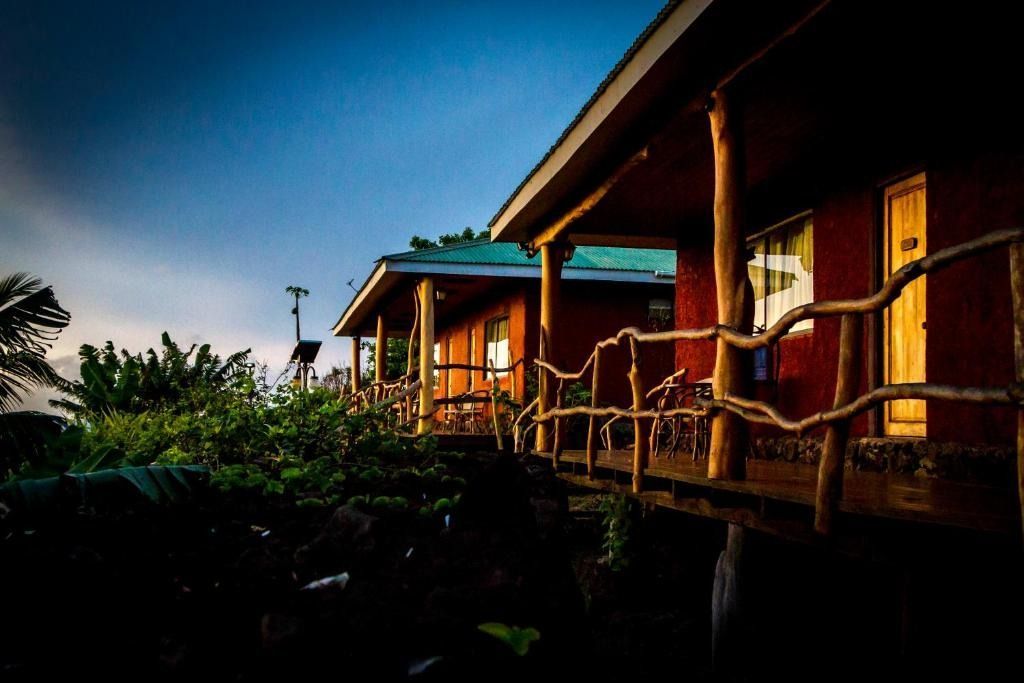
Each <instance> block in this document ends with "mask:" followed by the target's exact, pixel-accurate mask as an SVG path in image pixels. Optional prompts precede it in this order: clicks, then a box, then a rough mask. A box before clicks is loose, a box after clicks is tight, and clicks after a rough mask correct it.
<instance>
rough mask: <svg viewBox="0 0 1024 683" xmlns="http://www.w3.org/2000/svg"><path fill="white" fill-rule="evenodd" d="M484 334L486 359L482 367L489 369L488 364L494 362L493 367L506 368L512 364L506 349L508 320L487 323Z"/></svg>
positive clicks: (501, 374)
mask: <svg viewBox="0 0 1024 683" xmlns="http://www.w3.org/2000/svg"><path fill="white" fill-rule="evenodd" d="M486 333H487V357H486V358H485V359H484V365H485V366H487V367H488V368H489V367H490V362H491V361H494V367H496V368H507V367H508V366H510V365H511V364H512V363H511V360H510V358H509V348H508V318H500V319H498V320H492V321H490V322H488V323H487V330H486ZM507 374H508V373H507V372H499V373H498V376H499V377H501V376H504V375H507Z"/></svg>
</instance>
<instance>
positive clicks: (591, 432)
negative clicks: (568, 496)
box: [587, 346, 601, 480]
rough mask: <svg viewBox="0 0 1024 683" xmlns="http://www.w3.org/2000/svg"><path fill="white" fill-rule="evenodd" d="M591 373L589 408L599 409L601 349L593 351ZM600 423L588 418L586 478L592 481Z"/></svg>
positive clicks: (592, 416)
mask: <svg viewBox="0 0 1024 683" xmlns="http://www.w3.org/2000/svg"><path fill="white" fill-rule="evenodd" d="M590 371H591V373H592V377H591V381H590V406H591V407H592V408H599V407H600V405H601V403H600V401H601V347H600V346H598V347H596V348H595V349H594V366H593V367H592V368H591V369H590ZM599 430H600V423H599V422H598V418H597V416H596V415H591V416H590V424H589V425H588V427H587V477H588V478H590V479H591V480H593V479H594V476H595V474H594V468H595V467H596V466H597V442H598V439H600V434H599V433H598V431H599Z"/></svg>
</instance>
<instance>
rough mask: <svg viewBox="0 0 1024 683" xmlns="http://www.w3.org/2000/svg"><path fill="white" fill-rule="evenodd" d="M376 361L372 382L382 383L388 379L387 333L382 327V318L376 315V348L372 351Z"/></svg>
mask: <svg viewBox="0 0 1024 683" xmlns="http://www.w3.org/2000/svg"><path fill="white" fill-rule="evenodd" d="M374 354H375V357H376V359H377V361H376V362H377V368H376V369H377V374H376V377H374V380H375V381H377V382H383V381H384V380H386V379H387V378H388V331H387V329H385V327H384V316H383V315H382V314H380V313H378V314H377V348H376V349H374Z"/></svg>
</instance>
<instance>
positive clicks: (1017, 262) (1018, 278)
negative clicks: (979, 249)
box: [1010, 242, 1024, 532]
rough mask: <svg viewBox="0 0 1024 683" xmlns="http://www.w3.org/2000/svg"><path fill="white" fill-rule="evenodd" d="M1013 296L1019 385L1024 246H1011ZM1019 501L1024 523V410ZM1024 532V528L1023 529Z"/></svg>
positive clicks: (1022, 374)
mask: <svg viewBox="0 0 1024 683" xmlns="http://www.w3.org/2000/svg"><path fill="white" fill-rule="evenodd" d="M1010 289H1011V291H1012V294H1013V364H1014V372H1015V375H1016V380H1017V383H1018V384H1020V383H1022V382H1024V244H1021V243H1020V242H1017V243H1016V244H1012V245H1010ZM1017 500H1018V502H1019V503H1020V510H1021V521H1022V523H1024V410H1018V411H1017ZM1021 531H1022V532H1024V526H1022V529H1021Z"/></svg>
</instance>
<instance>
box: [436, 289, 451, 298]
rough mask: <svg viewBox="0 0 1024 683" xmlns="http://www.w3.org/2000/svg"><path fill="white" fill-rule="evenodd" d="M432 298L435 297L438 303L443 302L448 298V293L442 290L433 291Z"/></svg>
mask: <svg viewBox="0 0 1024 683" xmlns="http://www.w3.org/2000/svg"><path fill="white" fill-rule="evenodd" d="M434 296H435V297H437V300H438V301H444V300H445V299H447V298H448V292H446V291H444V290H443V289H438V290H435V291H434Z"/></svg>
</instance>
